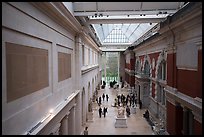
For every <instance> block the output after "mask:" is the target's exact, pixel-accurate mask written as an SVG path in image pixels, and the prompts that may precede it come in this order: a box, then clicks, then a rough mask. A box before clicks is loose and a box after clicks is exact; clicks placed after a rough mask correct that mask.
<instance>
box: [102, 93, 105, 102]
mask: <svg viewBox="0 0 204 137" xmlns="http://www.w3.org/2000/svg"><path fill="white" fill-rule="evenodd" d="M102 98H103V101H104V98H105V94H104V93H103V95H102Z"/></svg>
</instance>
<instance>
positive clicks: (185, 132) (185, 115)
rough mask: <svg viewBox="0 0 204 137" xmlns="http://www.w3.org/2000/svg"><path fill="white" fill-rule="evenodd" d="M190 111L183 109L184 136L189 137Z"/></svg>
mask: <svg viewBox="0 0 204 137" xmlns="http://www.w3.org/2000/svg"><path fill="white" fill-rule="evenodd" d="M188 125H189V124H188V109H187V108H186V107H183V135H188Z"/></svg>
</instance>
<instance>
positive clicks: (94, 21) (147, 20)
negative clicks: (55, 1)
mask: <svg viewBox="0 0 204 137" xmlns="http://www.w3.org/2000/svg"><path fill="white" fill-rule="evenodd" d="M163 20H165V18H142V19H141V18H139V19H90V20H88V21H87V23H88V24H122V23H124V24H129V23H159V22H161V21H163Z"/></svg>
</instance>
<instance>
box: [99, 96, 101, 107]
mask: <svg viewBox="0 0 204 137" xmlns="http://www.w3.org/2000/svg"><path fill="white" fill-rule="evenodd" d="M100 105H101V97H99V106H100Z"/></svg>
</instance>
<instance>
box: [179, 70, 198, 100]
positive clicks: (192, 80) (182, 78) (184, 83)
mask: <svg viewBox="0 0 204 137" xmlns="http://www.w3.org/2000/svg"><path fill="white" fill-rule="evenodd" d="M177 72H178V73H177V74H178V77H177V85H178V87H177V88H178V90H179V91H180V92H182V93H184V94H186V95H188V96H191V97H193V98H194V97H196V94H197V87H198V86H197V79H198V78H197V71H190V70H181V69H178V70H177Z"/></svg>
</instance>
